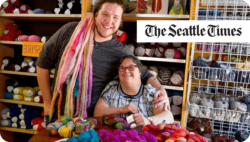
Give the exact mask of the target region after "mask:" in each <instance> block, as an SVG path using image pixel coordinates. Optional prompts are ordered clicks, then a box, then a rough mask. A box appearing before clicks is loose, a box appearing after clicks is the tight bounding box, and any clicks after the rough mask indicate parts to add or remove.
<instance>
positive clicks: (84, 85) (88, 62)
mask: <svg viewBox="0 0 250 142" xmlns="http://www.w3.org/2000/svg"><path fill="white" fill-rule="evenodd" d="M93 25H94V17H93V15H92V14H91V15H89V16H87V17H86V18H84V20H82V21H81V22H80V23H79V24H78V26H77V27H76V29H75V31H74V33H73V35H72V36H71V38H70V41H69V43H68V45H67V46H66V48H65V51H64V53H63V55H62V57H61V61H60V64H59V67H58V75H57V77H56V83H55V89H54V92H53V98H52V103H51V113H50V121H51V118H52V115H53V112H54V105H55V101H56V99H57V96H58V94H60V98H59V102H58V118H59V117H60V116H61V102H62V96H63V85H64V83H67V92H66V94H67V95H66V104H65V109H64V110H65V111H64V115H65V116H69V117H70V118H72V117H74V116H79V117H83V118H86V117H87V107H88V106H89V105H90V102H91V91H92V90H91V89H92V68H93V67H92V52H93V47H94V26H93ZM73 96H74V97H77V101H76V112H75V115H74V114H73V113H74V107H75V105H74V98H73Z"/></svg>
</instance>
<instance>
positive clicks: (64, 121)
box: [59, 116, 70, 125]
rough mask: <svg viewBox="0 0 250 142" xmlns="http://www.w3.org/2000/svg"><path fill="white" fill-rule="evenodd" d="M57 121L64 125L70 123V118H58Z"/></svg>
mask: <svg viewBox="0 0 250 142" xmlns="http://www.w3.org/2000/svg"><path fill="white" fill-rule="evenodd" d="M59 120H61V121H62V123H63V125H66V124H67V123H68V122H69V121H70V117H68V116H60V117H59Z"/></svg>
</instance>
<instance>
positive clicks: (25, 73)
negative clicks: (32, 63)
mask: <svg viewBox="0 0 250 142" xmlns="http://www.w3.org/2000/svg"><path fill="white" fill-rule="evenodd" d="M0 73H2V74H13V75H24V76H37V74H36V73H29V72H17V71H7V70H0ZM50 78H54V75H50Z"/></svg>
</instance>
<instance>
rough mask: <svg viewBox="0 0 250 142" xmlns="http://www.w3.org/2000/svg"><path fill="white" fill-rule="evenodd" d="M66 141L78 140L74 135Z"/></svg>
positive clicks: (76, 141) (73, 141)
mask: <svg viewBox="0 0 250 142" xmlns="http://www.w3.org/2000/svg"><path fill="white" fill-rule="evenodd" d="M66 142H78V139H77V138H76V137H71V138H69V139H68V140H67V141H66Z"/></svg>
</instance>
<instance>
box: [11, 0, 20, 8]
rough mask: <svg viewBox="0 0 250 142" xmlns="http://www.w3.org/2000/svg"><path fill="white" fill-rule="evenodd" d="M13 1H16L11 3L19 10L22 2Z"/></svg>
mask: <svg viewBox="0 0 250 142" xmlns="http://www.w3.org/2000/svg"><path fill="white" fill-rule="evenodd" d="M13 1H14V0H11V3H12V4H14V6H15V7H16V8H19V7H20V5H21V3H20V1H19V0H15V1H14V2H13Z"/></svg>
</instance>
